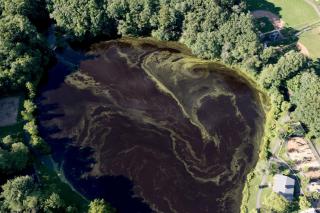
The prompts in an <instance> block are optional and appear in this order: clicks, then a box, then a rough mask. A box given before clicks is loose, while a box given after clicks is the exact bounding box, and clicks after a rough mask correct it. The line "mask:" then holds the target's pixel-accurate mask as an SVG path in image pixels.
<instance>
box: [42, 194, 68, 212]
mask: <svg viewBox="0 0 320 213" xmlns="http://www.w3.org/2000/svg"><path fill="white" fill-rule="evenodd" d="M63 207H64V202H63V200H62V199H61V198H60V196H59V195H58V194H57V193H54V192H53V193H52V194H51V195H50V196H49V197H48V198H47V199H46V200H45V201H44V203H43V209H44V210H45V212H50V211H53V210H59V209H62V208H63Z"/></svg>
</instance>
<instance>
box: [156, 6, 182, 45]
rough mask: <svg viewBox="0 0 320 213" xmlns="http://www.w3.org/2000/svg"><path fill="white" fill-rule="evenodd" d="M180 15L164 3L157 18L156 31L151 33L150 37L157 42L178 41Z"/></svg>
mask: <svg viewBox="0 0 320 213" xmlns="http://www.w3.org/2000/svg"><path fill="white" fill-rule="evenodd" d="M182 19H183V17H182V14H181V13H180V12H179V11H178V10H175V9H173V8H172V7H170V5H168V4H166V3H164V4H162V5H161V7H160V10H159V15H158V16H157V23H156V26H158V29H156V30H153V31H152V36H153V37H155V38H157V39H159V40H167V41H172V40H178V39H179V37H180V34H181V28H182Z"/></svg>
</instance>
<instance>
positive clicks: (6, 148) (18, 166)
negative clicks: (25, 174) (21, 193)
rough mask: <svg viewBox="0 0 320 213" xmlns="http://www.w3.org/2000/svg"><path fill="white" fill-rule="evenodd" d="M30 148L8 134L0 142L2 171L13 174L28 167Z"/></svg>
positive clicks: (0, 169)
mask: <svg viewBox="0 0 320 213" xmlns="http://www.w3.org/2000/svg"><path fill="white" fill-rule="evenodd" d="M29 157H30V156H29V150H28V147H27V146H26V145H24V144H23V143H22V142H20V140H19V139H17V138H14V137H12V136H10V135H9V136H6V137H4V138H3V139H2V142H1V143H0V173H4V174H12V173H14V172H17V171H21V170H23V169H24V168H26V166H27V164H28V161H29Z"/></svg>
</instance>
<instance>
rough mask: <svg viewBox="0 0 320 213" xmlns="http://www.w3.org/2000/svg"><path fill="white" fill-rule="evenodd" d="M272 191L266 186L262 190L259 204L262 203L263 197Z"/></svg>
mask: <svg viewBox="0 0 320 213" xmlns="http://www.w3.org/2000/svg"><path fill="white" fill-rule="evenodd" d="M271 193H272V189H271V188H269V187H266V188H264V189H263V190H262V193H261V200H260V201H261V205H263V203H264V201H265V199H266V198H267V197H268V196H270V194H271Z"/></svg>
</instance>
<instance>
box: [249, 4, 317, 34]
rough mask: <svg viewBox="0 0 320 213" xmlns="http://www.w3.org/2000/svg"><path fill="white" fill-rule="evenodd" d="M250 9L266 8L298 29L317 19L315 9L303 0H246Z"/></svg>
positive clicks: (288, 24) (287, 24)
mask: <svg viewBox="0 0 320 213" xmlns="http://www.w3.org/2000/svg"><path fill="white" fill-rule="evenodd" d="M247 2H248V7H249V9H250V10H268V11H270V12H273V13H275V14H276V15H278V16H280V18H281V19H282V20H283V21H285V23H286V26H288V27H292V28H295V29H299V28H301V27H303V26H305V25H308V24H311V23H314V22H316V21H317V20H320V19H319V16H318V14H317V13H316V11H315V10H314V9H313V8H312V7H311V6H310V5H309V4H308V3H306V2H305V1H304V0H268V1H266V0H248V1H247Z"/></svg>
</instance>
